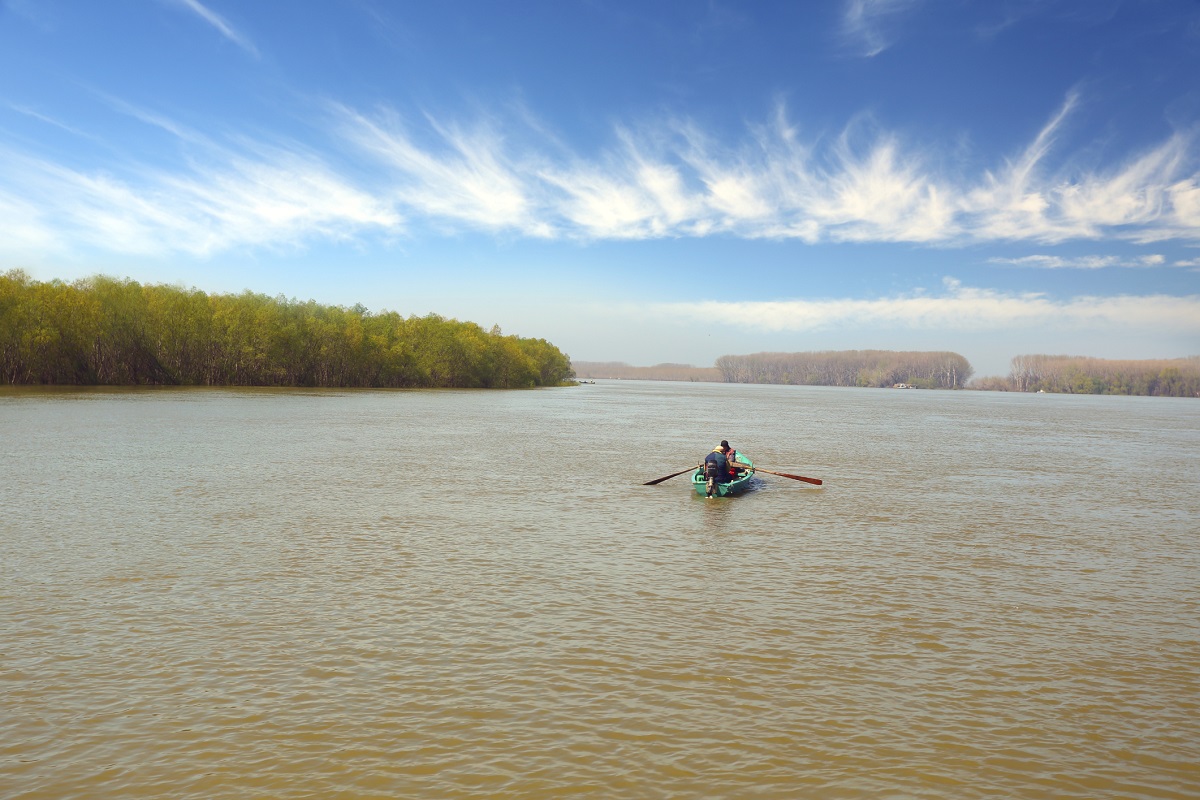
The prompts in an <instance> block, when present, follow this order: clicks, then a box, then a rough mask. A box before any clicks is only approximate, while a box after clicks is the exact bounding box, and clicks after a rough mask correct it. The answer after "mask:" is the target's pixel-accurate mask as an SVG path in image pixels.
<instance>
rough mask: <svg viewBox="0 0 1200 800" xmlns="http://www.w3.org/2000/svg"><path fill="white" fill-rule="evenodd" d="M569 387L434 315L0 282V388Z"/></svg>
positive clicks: (554, 367) (96, 281) (541, 348)
mask: <svg viewBox="0 0 1200 800" xmlns="http://www.w3.org/2000/svg"><path fill="white" fill-rule="evenodd" d="M571 375H572V373H571V363H570V360H569V359H568V358H567V356H565V355H564V354H563V353H562V352H560V351H559V349H558V348H557V347H555V346H554V345H552V344H550V343H549V342H547V341H545V340H544V339H524V338H521V337H518V336H504V335H502V334H501V332H500V329H499V328H496V327H494V328H492V330H491V331H490V332H489V331H485V330H483V329H482V328H480V327H479V326H478V325H476V324H475V323H473V322H459V321H457V320H452V319H445V318H443V317H440V316H437V315H436V314H430V315H429V316H425V317H416V316H412V317H408V318H405V317H402V316H401V315H399V314H397V313H395V312H390V311H384V312H381V313H376V314H372V313H370V312H368V311H367V309H365V308H363V307H362V306H361V305H358V306H355V307H353V308H343V307H340V306H325V305H320V304H318V303H316V302H314V301H311V300H309V301H307V302H299V301H297V300H288V299H286V298H284V297H282V296H280V297H274V298H272V297H267V296H265V295H261V294H253V293H251V292H245V293H243V294H239V295H227V294H225V295H219V294H214V295H208V294H205V293H204V292H202V291H199V290H198V289H190V290H189V289H182V288H179V287H173V286H163V285H156V286H150V285H147V286H142V285H140V284H138V283H137V282H135V281H130V280H117V279H114V278H109V277H104V276H96V277H93V278H87V279H84V280H79V281H75V282H74V283H64V282H61V281H57V280H55V281H50V282H39V281H34V280H32V279H31V278H30V277H29V276H28V275H27V274H26V273H25V272H23V271H21V270H15V271H12V272H7V273H4V274H0V380H2V381H3V382H4V383H13V384H102V385H138V384H186V385H203V386H330V387H334V386H336V387H351V386H355V387H462V388H521V387H532V386H554V385H558V384H560V383H563V382H564V381H565V380H566V379H568V378H570V377H571Z"/></svg>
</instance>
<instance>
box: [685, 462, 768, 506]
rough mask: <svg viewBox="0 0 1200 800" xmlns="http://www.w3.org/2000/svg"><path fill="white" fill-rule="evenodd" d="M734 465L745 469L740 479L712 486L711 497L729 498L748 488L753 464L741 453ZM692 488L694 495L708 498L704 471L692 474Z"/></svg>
mask: <svg viewBox="0 0 1200 800" xmlns="http://www.w3.org/2000/svg"><path fill="white" fill-rule="evenodd" d="M736 463H737V464H739V465H741V466H743V467H745V468H746V471H745V472H743V473H741V477H739V478H737V479H736V480H732V481H730V482H729V483H717V484H714V485H713V493H712V497H729V496H731V495H736V494H741V493H742V492H744V491H746V489H748V488H749V487H750V480H751V479H752V478H753V477H754V464H753V462H751V461H750V459H748V458H746V457H745V456H744V455H742V454H741V453H738V455H737V459H736ZM692 488H693V489H695V490H696V494H698V495H701V496H704V497H708V496H709V494H708V482H707V481H706V480H705V479H704V470H703V469H697V470H696V471H695V472H693V473H692Z"/></svg>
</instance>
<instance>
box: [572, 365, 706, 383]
mask: <svg viewBox="0 0 1200 800" xmlns="http://www.w3.org/2000/svg"><path fill="white" fill-rule="evenodd" d="M571 366H572V367H573V368H574V370H575V374H576V375H577V376H578V377H580V378H609V379H619V380H642V381H713V382H717V383H719V382H720V381H722V380H723V378H722V377H721V371H720V370H718V369H717V368H716V367H693V366H692V365H691V364H655V365H654V366H653V367H631V366H629V365H628V364H626V363H624V362H621V361H572V362H571Z"/></svg>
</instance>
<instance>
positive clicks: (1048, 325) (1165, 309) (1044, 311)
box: [641, 279, 1200, 336]
mask: <svg viewBox="0 0 1200 800" xmlns="http://www.w3.org/2000/svg"><path fill="white" fill-rule="evenodd" d="M641 311H642V313H645V314H650V315H659V316H665V317H671V318H676V319H681V320H686V321H695V322H703V321H704V320H712V319H720V320H723V321H725V322H727V323H731V324H735V325H738V326H740V327H743V328H746V329H749V330H758V331H765V332H805V331H820V330H828V329H834V328H846V327H859V328H870V329H880V328H904V329H910V330H924V331H989V330H994V331H1001V330H1012V329H1021V328H1035V327H1036V328H1042V329H1057V330H1091V329H1112V328H1122V329H1136V330H1138V331H1140V332H1146V331H1162V332H1169V333H1175V334H1182V335H1189V336H1200V295H1189V296H1182V297H1176V296H1167V295H1140V296H1131V295H1121V296H1115V297H1089V296H1081V297H1073V298H1069V299H1066V300H1056V299H1053V298H1051V297H1048V296H1046V295H1045V294H1041V293H1008V292H1001V291H996V290H993V289H979V288H971V287H967V286H963V285H962V284H961V283H959V282H958V281H956V280H953V279H946V282H945V290H944V291H943V292H942V293H941V294H936V295H934V294H924V293H920V294H910V295H901V296H896V297H887V298H879V299H871V300H859V299H819V300H781V301H773V302H749V301H748V302H720V301H704V302H696V303H662V304H657V305H654V306H651V307H649V308H643V309H642V310H641Z"/></svg>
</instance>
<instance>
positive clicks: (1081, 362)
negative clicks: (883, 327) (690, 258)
mask: <svg viewBox="0 0 1200 800" xmlns="http://www.w3.org/2000/svg"><path fill="white" fill-rule="evenodd" d="M573 367H574V368H575V371H576V373H577V374H578V375H579V377H581V378H610V379H619V380H659V381H711V382H716V383H767V384H782V385H793V386H853V387H863V388H869V387H877V388H882V387H893V386H897V385H903V386H906V387H912V388H918V389H982V390H990V391H1002V392H1039V391H1041V392H1051V393H1062V394H1125V395H1151V396H1160V397H1200V356H1192V357H1189V358H1172V359H1147V360H1111V359H1102V358H1087V357H1084V356H1051V355H1021V356H1017V357H1015V358H1013V360H1012V370H1011V372H1010V373H1009V374H1008V375H1007V376H1004V377H991V378H975V379H972V378H971V376H972V375H973V374H974V369H973V368H972V367H971V365H970V363H969V362H968V361H967V360H966V359H965V358H964V357H963V356H961V355H959V354H958V353H950V352H919V351H894V350H833V351H823V352H803V353H753V354H750V355H729V356H721V357H720V358H718V359H717V361H716V366H714V367H693V366H691V365H688V364H658V365H655V366H651V367H633V366H630V365H629V364H626V363H623V362H589V361H577V362H574V364H573Z"/></svg>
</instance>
